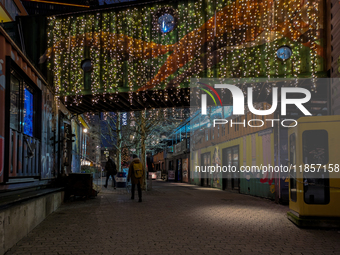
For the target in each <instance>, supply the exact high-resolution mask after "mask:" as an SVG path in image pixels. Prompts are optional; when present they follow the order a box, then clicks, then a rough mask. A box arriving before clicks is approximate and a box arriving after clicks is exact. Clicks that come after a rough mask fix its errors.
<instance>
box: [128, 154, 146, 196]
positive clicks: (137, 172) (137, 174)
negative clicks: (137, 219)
mask: <svg viewBox="0 0 340 255" xmlns="http://www.w3.org/2000/svg"><path fill="white" fill-rule="evenodd" d="M132 158H133V159H132V162H131V163H130V166H129V174H128V177H127V181H128V182H129V181H130V179H131V199H135V186H136V184H137V190H138V198H139V200H138V202H142V187H141V185H143V183H144V177H145V171H144V167H143V165H142V162H141V161H140V159H139V158H138V157H137V155H135V154H133V155H132Z"/></svg>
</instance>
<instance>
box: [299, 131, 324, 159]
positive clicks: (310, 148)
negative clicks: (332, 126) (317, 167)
mask: <svg viewBox="0 0 340 255" xmlns="http://www.w3.org/2000/svg"><path fill="white" fill-rule="evenodd" d="M302 146H303V163H305V164H327V163H328V133H327V131H326V130H307V131H304V132H303V133H302Z"/></svg>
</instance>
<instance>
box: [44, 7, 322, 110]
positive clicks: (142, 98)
mask: <svg viewBox="0 0 340 255" xmlns="http://www.w3.org/2000/svg"><path fill="white" fill-rule="evenodd" d="M323 13H324V6H323V2H322V1H318V0H317V1H314V2H310V1H301V0H279V1H269V0H261V1H260V0H254V1H248V0H236V1H230V0H213V1H209V4H206V2H205V1H204V0H197V1H188V0H183V1H181V0H180V1H174V2H169V1H164V2H155V3H148V4H145V5H136V6H127V7H121V8H119V9H108V10H102V11H96V12H87V13H84V12H83V13H78V14H69V15H62V16H52V17H49V18H48V24H49V25H48V48H47V50H46V53H45V54H44V56H42V59H45V58H47V59H48V60H47V61H48V64H47V65H48V68H49V70H50V71H51V74H52V75H53V83H54V87H55V90H56V94H57V96H58V97H59V98H60V99H61V100H62V101H63V102H64V103H65V104H66V106H68V107H69V106H72V107H77V106H81V105H82V104H83V100H84V98H85V97H86V100H87V101H88V100H90V104H91V105H92V106H94V105H98V104H115V105H116V106H117V107H118V105H120V106H121V107H123V106H122V105H124V104H127V105H130V106H129V107H130V108H131V109H133V108H134V107H137V105H139V104H140V105H142V106H140V107H141V108H142V107H145V105H146V104H150V105H153V106H152V107H156V104H159V105H162V106H166V105H167V104H172V105H185V104H187V103H188V101H189V95H187V94H186V92H185V89H187V88H188V87H189V84H190V79H191V78H192V77H195V78H213V77H214V78H247V77H259V78H269V77H270V78H278V77H279V78H300V77H301V78H306V77H311V78H317V77H326V72H325V59H324V45H323V41H324V40H323V38H322V36H321V35H322V34H324V33H322V32H323V29H324V27H323V24H324V16H323ZM282 46H285V47H287V48H288V49H290V51H291V53H289V54H290V57H288V58H287V57H285V58H283V59H281V60H280V59H279V57H278V51H280V49H283V48H281V47H282ZM280 56H281V55H280ZM285 56H288V55H285ZM84 59H91V64H92V70H91V75H90V77H89V78H86V77H85V76H84V74H83V71H82V69H81V68H79V67H80V66H81V62H82V61H83V60H84ZM256 89H257V88H255V89H254V90H255V91H256ZM259 89H260V88H258V90H259ZM311 89H312V90H313V89H315V88H314V87H313V85H312V88H311ZM183 100H184V101H183ZM169 102H172V103H169ZM83 107H86V105H83ZM146 107H148V106H146ZM150 107H151V106H150ZM126 108H128V107H126Z"/></svg>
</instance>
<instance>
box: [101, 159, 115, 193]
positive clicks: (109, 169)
mask: <svg viewBox="0 0 340 255" xmlns="http://www.w3.org/2000/svg"><path fill="white" fill-rule="evenodd" d="M105 170H106V183H105V185H104V187H105V188H107V183H108V181H109V178H110V176H111V177H112V184H113V188H114V189H116V179H115V175H116V174H117V167H116V164H115V162H114V161H113V159H112V158H111V157H109V159H108V161H107V162H106V165H105Z"/></svg>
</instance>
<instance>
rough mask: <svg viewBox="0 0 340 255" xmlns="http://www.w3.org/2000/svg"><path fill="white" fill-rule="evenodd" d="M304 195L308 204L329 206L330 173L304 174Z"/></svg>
mask: <svg viewBox="0 0 340 255" xmlns="http://www.w3.org/2000/svg"><path fill="white" fill-rule="evenodd" d="M303 193H304V200H305V203H306V204H328V203H329V201H330V193H329V173H328V172H313V173H311V172H304V173H303Z"/></svg>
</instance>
